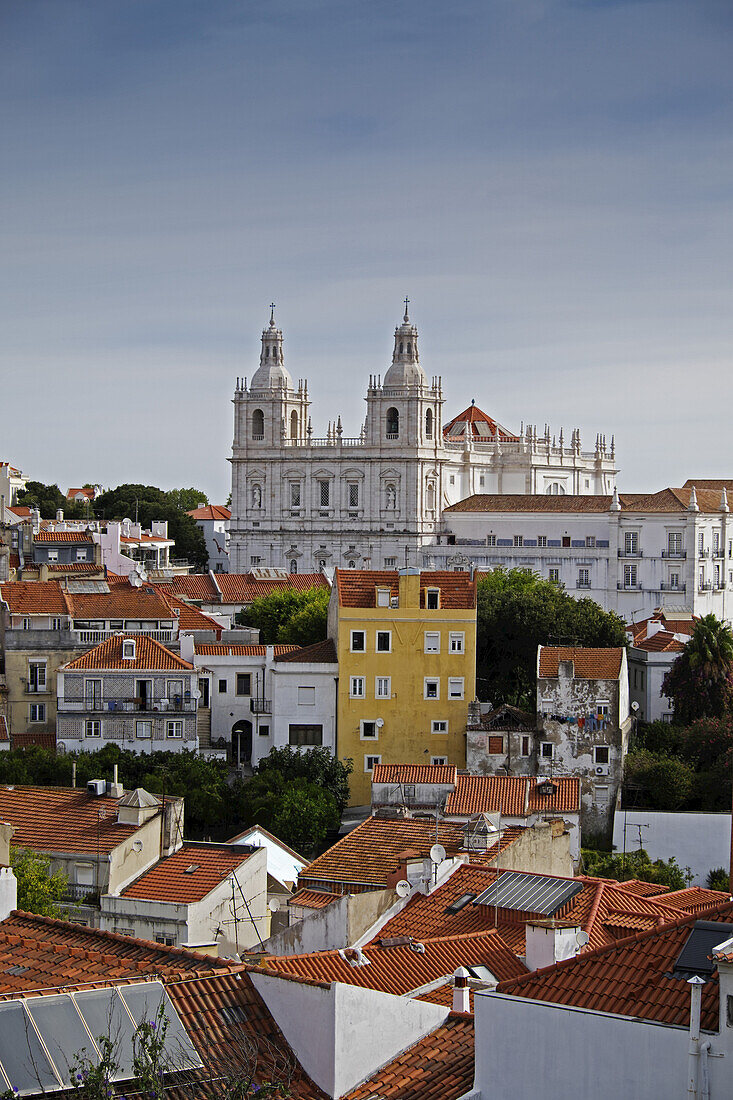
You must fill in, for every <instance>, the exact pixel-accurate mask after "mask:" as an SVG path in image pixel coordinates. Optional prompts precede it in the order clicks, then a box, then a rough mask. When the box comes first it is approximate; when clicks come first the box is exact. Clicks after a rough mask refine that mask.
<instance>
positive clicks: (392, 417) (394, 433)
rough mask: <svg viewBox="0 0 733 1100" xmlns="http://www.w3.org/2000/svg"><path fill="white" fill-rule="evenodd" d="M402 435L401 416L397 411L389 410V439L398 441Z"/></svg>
mask: <svg viewBox="0 0 733 1100" xmlns="http://www.w3.org/2000/svg"><path fill="white" fill-rule="evenodd" d="M399 434H400V414H399V413H398V411H397V409H395V408H391V409H387V439H397V437H398V436H399Z"/></svg>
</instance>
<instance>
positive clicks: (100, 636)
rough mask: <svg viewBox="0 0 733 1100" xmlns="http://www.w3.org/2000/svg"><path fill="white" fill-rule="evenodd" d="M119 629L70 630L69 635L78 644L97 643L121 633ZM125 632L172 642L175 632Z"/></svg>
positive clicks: (158, 640) (157, 640)
mask: <svg viewBox="0 0 733 1100" xmlns="http://www.w3.org/2000/svg"><path fill="white" fill-rule="evenodd" d="M121 633H123V631H121V630H72V631H71V635H72V639H73V640H74V641H77V642H79V644H80V645H97V644H98V643H99V642H106V640H107V638H114V636H115V635H116V634H121ZM124 633H125V634H144V635H145V637H146V638H152V639H153V640H154V641H156V642H172V641H173V639H174V637H175V634H174V632H173V631H172V630H125V631H124Z"/></svg>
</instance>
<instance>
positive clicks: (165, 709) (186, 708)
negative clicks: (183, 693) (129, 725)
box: [59, 695, 196, 715]
mask: <svg viewBox="0 0 733 1100" xmlns="http://www.w3.org/2000/svg"><path fill="white" fill-rule="evenodd" d="M194 710H196V704H195V703H194V702H193V701H192V700H191V699H186V698H181V697H180V696H178V695H177V696H175V698H174V699H170V700H168V702H167V703H164V702H162V700H160V699H148V700H146V701H145V702H143V701H142V700H141V699H140V698H134V699H60V700H59V713H60V714H62V715H63V714H65V713H69V712H75V713H80V714H107V713H111V714H117V713H127V714H130V713H135V714H169V715H176V714H190V713H192V712H193V711H194Z"/></svg>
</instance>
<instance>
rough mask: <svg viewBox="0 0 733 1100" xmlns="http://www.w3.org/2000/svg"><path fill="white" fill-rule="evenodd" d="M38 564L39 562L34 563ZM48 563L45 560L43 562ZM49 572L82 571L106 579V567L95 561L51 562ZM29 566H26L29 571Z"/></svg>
mask: <svg viewBox="0 0 733 1100" xmlns="http://www.w3.org/2000/svg"><path fill="white" fill-rule="evenodd" d="M34 564H35V565H36V566H38V565H39V563H38V562H36V563H34ZM43 564H44V565H45V564H46V563H45V562H44V563H43ZM47 568H48V571H49V573H81V574H87V573H89V574H90V575H91V574H97V573H98V574H99V577H100V580H102V579H104V568H103V566H101V565H96V564H95V563H94V562H93V561H68V562H49V563H48V566H47ZM27 570H28V566H25V571H26V572H27Z"/></svg>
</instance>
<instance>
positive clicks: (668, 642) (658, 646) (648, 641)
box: [633, 630, 685, 653]
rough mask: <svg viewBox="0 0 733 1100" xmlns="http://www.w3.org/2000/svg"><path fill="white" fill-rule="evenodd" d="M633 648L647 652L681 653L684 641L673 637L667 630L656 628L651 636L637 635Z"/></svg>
mask: <svg viewBox="0 0 733 1100" xmlns="http://www.w3.org/2000/svg"><path fill="white" fill-rule="evenodd" d="M633 648H634V649H643V650H644V651H645V652H647V653H682V652H683V650H684V648H685V643H684V642H680V641H679V640H678V639H677V638H675V636H674V634H672V633H671V631H669V630H658V631H657V633H656V634H652V636H651V638H645V637H644V636H643V635H637V636H636V637H635V638H634V645H633Z"/></svg>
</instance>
